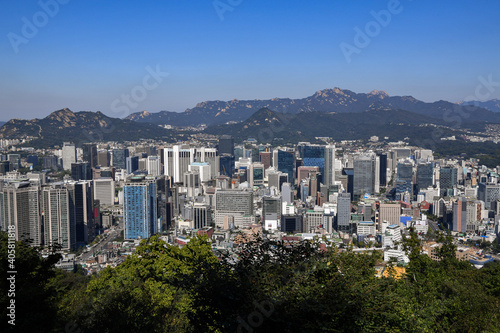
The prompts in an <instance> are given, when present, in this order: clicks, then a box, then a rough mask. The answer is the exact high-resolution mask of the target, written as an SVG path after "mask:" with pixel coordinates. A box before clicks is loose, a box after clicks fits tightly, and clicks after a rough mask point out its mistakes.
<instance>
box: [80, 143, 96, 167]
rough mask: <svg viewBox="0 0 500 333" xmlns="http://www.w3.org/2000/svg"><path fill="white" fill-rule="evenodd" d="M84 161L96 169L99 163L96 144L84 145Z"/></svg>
mask: <svg viewBox="0 0 500 333" xmlns="http://www.w3.org/2000/svg"><path fill="white" fill-rule="evenodd" d="M82 150H83V161H84V162H89V163H90V167H91V168H95V167H96V166H97V165H98V163H97V145H96V144H95V143H84V144H83V145H82Z"/></svg>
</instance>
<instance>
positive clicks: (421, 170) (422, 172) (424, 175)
mask: <svg viewBox="0 0 500 333" xmlns="http://www.w3.org/2000/svg"><path fill="white" fill-rule="evenodd" d="M433 175H434V168H433V166H432V163H420V164H418V165H417V188H418V190H419V191H420V189H426V188H428V187H430V186H432V185H433V183H434V182H433Z"/></svg>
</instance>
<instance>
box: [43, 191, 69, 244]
mask: <svg viewBox="0 0 500 333" xmlns="http://www.w3.org/2000/svg"><path fill="white" fill-rule="evenodd" d="M71 217H72V216H71V214H70V198H69V192H68V189H67V188H66V187H65V186H64V184H62V183H59V184H53V185H51V186H46V187H44V188H43V189H42V219H43V226H44V236H45V244H46V245H52V246H54V245H60V246H61V249H62V250H72V249H74V248H75V247H76V225H75V220H74V219H71Z"/></svg>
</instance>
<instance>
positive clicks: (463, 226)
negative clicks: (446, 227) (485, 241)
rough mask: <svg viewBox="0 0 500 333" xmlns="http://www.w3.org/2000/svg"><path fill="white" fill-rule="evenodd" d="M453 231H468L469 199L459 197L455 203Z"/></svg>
mask: <svg viewBox="0 0 500 333" xmlns="http://www.w3.org/2000/svg"><path fill="white" fill-rule="evenodd" d="M451 229H452V230H453V231H457V232H466V231H467V200H466V199H465V198H459V199H458V200H457V201H456V202H454V203H453V226H452V228H451Z"/></svg>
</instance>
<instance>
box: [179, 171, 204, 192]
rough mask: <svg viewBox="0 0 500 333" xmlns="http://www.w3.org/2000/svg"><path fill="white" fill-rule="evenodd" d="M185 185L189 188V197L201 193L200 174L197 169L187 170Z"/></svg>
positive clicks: (184, 176) (184, 178)
mask: <svg viewBox="0 0 500 333" xmlns="http://www.w3.org/2000/svg"><path fill="white" fill-rule="evenodd" d="M183 185H184V187H186V189H187V197H188V198H194V197H196V196H198V194H200V193H201V189H200V188H201V181H200V174H199V173H198V172H196V171H186V172H184V175H183Z"/></svg>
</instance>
